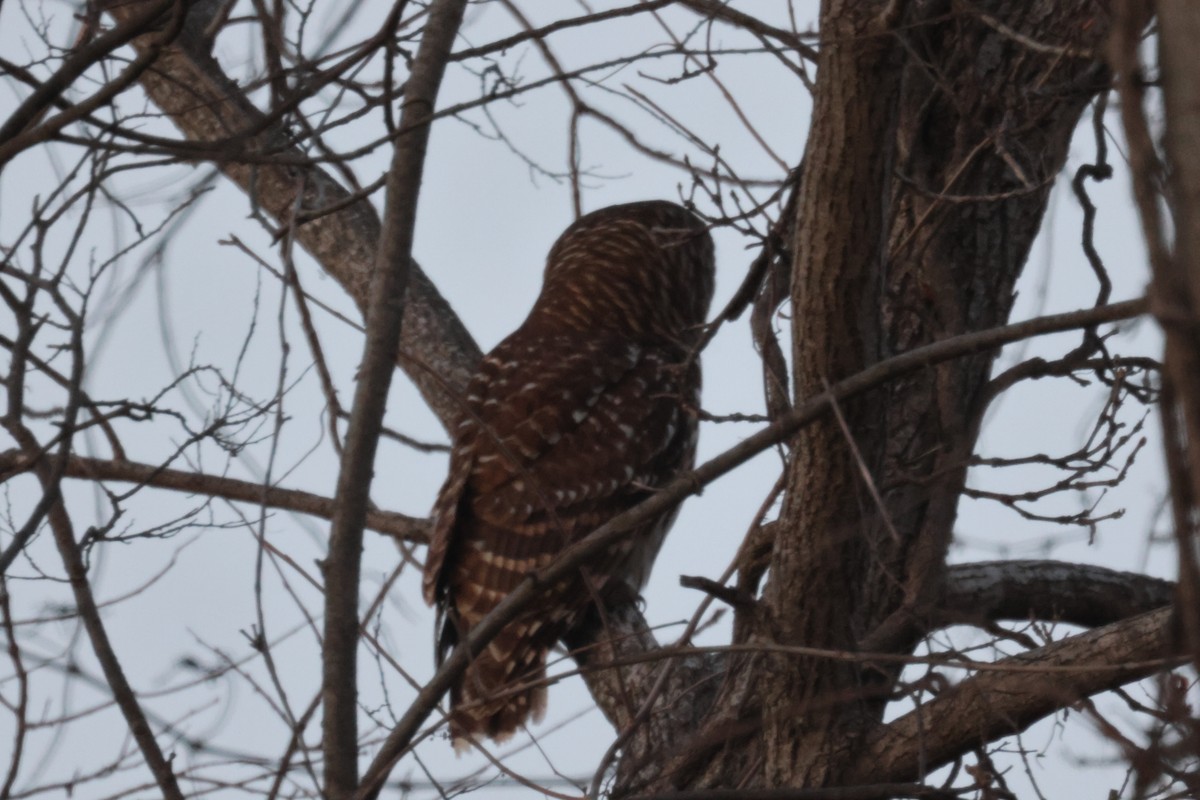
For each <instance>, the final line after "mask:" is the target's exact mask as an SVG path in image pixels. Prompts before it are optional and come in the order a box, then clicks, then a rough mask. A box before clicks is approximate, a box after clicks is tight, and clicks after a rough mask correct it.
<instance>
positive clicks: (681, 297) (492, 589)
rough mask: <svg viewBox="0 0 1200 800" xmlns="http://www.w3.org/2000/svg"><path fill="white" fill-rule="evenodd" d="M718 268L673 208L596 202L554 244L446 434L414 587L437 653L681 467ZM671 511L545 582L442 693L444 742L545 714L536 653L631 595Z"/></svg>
mask: <svg viewBox="0 0 1200 800" xmlns="http://www.w3.org/2000/svg"><path fill="white" fill-rule="evenodd" d="M713 280H714V263H713V244H712V238H711V237H710V236H709V234H708V231H707V229H706V227H705V225H704V224H703V223H702V222H701V221H700V220H699V219H698V218H697V217H695V216H694V215H693V214H692V213H690V212H689V211H687V210H685V209H684V208H682V207H680V206H678V205H675V204H674V203H669V202H663V201H650V202H642V203H630V204H627V205H619V206H612V207H609V208H605V209H601V210H599V211H595V212H593V213H591V214H587V215H586V216H583V217H581V218H580V219H579V220H577V221H576V222H575V223H574V224H572V225H571V226H570V227H569V228H567V230H566V231H565V232H564V233H563V234H562V236H561V237H560V238H559V239H558V241H557V242H555V244H554V246H553V247H552V248H551V250H550V255H549V256H548V258H547V262H546V269H545V274H544V276H543V282H542V291H541V294H539V295H538V298H537V301H536V302H535V303H534V305H533V309H532V310H531V311H530V312H529V316H528V317H527V318H526V319H525V321H524V322H523V323H522V324H521V326H520V327H519V328H517V330H516V331H514V332H513V333H512V334H511V335H510V336H509V337H508V338H506V339H505V340H504V341H503V342H501V343H500V344H499V346H497V347H496V349H495V350H493V351H492V352H491V353H489V354H488V355H487V356H486V357H485V358H484V359H483V362H482V363H481V365H480V367H479V370H478V372H477V373H476V374H475V376H474V377H473V379H472V380H471V382H470V385H469V388H468V390H467V396H466V398H465V403H464V413H463V414H462V416H461V418H460V420H459V421H458V422H457V424H456V427H454V429H453V430H452V439H453V447H452V449H451V454H450V469H449V475H448V477H447V479H446V482H445V484H444V486H443V487H442V489H441V492H440V494H439V495H438V499H437V502H436V504H435V506H434V512H433V518H434V522H433V534H432V538H431V542H430V547H429V553H428V558H427V560H426V563H425V573H424V585H423V588H424V594H425V599H426V601H427V602H429V603H430V604H431V605H434V606H436V608H437V610H438V618H439V622H438V626H439V629H440V630H439V634H438V635H439V645H438V662H439V663H440V662H441V660H442V659H443V658H444V657H445V655H446V654H447V653H448V652H449V651H450V650H451V649H452V648H453V647H454V645H455V644H456V643H457V642H458V641H459V640H460V639H461V638H463V637H465V636H466V635H467V634H468V633H469V631H470V630H471V628H472V626H474V625H476V624H478V622H479V621H480V620H481V619H483V617H484V616H486V615H487V614H488V612H489V611H491V610H492V609H493V608H495V607H496V605H497V604H499V603H500V601H501V600H503V599H504V597H505V596H506V595H507V594H508V593H509V592H510V591H512V590H513V589H514V588H515V587H516V586H517V585H518V584H519V583H520V582H521V581H522V580H523V579H524V578H525V577H526V576H527V575H528V574H529V573H531V572H534V571H537V570H540V569H542V568H544V567H545V566H546V565H547V564H549V563H550V562H551V561H553V560H554V558H555V556H556V555H558V553H559V552H561V551H562V550H563V549H564V548H566V547H567V546H568V545H570V544H573V543H574V542H576V541H578V540H580V539H582V538H583V537H585V536H586V535H587V534H588V533H590V532H591V531H593V530H595V529H596V528H597V527H599V526H600V525H601V524H603V523H604V522H606V521H607V520H609V519H611V518H612V517H614V516H616V515H617V514H619V513H620V512H622V511H624V510H626V509H628V508H631V507H632V506H635V505H637V504H638V503H639V502H641V501H642V500H644V499H645V498H647V497H649V496H650V495H651V494H653V493H654V492H655V490H656V489H657V488H658V487H661V486H663V485H664V484H666V483H667V482H669V481H670V480H671V479H672V478H674V477H676V476H677V475H679V474H680V473H681V472H683V471H685V470H688V469H690V468H691V466H692V464H693V461H694V458H695V447H696V433H697V424H696V415H695V413H694V412H695V409H696V408H698V407H699V393H700V368H699V366H698V363H697V354H696V350H697V348H698V344H699V341H700V338H701V334H702V330H701V326H702V325H703V323H704V321H705V315H706V314H707V313H708V307H709V303H710V302H711V300H712V294H713ZM673 518H674V512H671V513H670V514H665V515H663V516H661V517H659V518H657V519H653V520H651V521H649V522H646V523H644V524H643V525H642V526H641V527H640V528H638V529H635V530H633V531H631V532H630V533H629V534H628V535H627V536H626V537H624V538H623V539H622V540H621V541H620V542H619V543H618V544H617V545H615V546H613V547H612V548H611V549H609V550H608V551H607V552H605V553H604V554H603V555H602V556H601V557H599V558H597V559H596V560H595V561H594V562H593V563H590V564H589V565H588V566H587V567H586V568H585V569H582V570H580V572H579V573H578V574H576V575H575V576H574V577H573V578H571V579H568V580H563V581H561V582H560V583H558V584H556V585H554V586H549V587H547V588H546V589H545V590H544V594H543V596H542V597H540V598H539V599H538V601H536V602H534V603H532V604H530V606H529V608H528V609H527V610H526V611H524V612H523V613H522V614H521V615H520V616H519V617H518V618H517V619H515V620H514V621H513V622H510V623H509V624H508V625H507V626H506V627H505V628H504V629H503V630H502V631H501V632H500V634H499V635H498V636H496V637H495V638H494V639H493V640H492V641H491V642H490V643H489V644H488V645H487V647H486V648H484V649H483V650H482V652H480V653H478V654H477V655H476V657H475V659H474V661H473V662H472V663H471V665H470V667H469V668H468V669H467V671H466V673H465V674H464V675H463V677H462V679H461V680H460V681H459V682H458V684H457V686H455V687H454V688H453V689H452V690H451V693H450V703H451V710H450V734H451V738H452V739H453V740H454V743H455V747H456V749H460V750H461V749H462V748H463V747H465V746H466V745H467V744H468V742H469V739H470V738H472V737H477V736H480V735H482V736H487V737H490V738H492V739H495V740H497V741H502V740H503V739H505V738H507V737H508V736H510V735H511V734H512V733H513V732H514V731H516V730H517V729H518V728H519V727H520V726H521V725H523V724H524V723H525V721H526V720H527V719H530V718H532V719H533V720H534V721H538V720H540V719H541V717H542V715H543V713H544V712H545V706H546V689H545V675H546V657H547V653H548V652H549V651H550V649H551V648H552V647H554V645H555V644H556V642H557V641H558V640H559V639H560V638H561V637H562V636H563V635H564V634H565V633H566V632H567V631H569V630H570V629H571V627H572V625H574V624H576V623H577V622H579V621H580V619H581V618H582V616H583V615H584V613H585V612H586V611H588V609H589V607H590V606H591V605H592V604H594V603H596V602H604V601H605V600H606V599H613V598H615V597H617V596H618V595H622V594H623V595H624V596H625V597H630V596H636V594H637V592H638V591H639V590H640V589H641V587H642V585H643V584H644V583H645V580H646V578H647V577H648V575H649V572H650V567H651V564H652V563H653V561H654V558H655V556H656V555H657V553H658V550H659V547H660V545H661V544H662V541H663V537H664V535H665V534H666V531H667V528H668V527H669V526H670V524H671V522H672V520H673Z"/></svg>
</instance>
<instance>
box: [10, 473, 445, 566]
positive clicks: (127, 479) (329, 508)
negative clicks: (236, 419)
mask: <svg viewBox="0 0 1200 800" xmlns="http://www.w3.org/2000/svg"><path fill="white" fill-rule="evenodd" d="M33 464H34V460H33V459H31V458H29V457H27V456H26V455H25V454H24V453H22V452H21V451H20V450H7V451H5V452H0V476H4V477H5V478H7V477H8V476H9V475H12V474H16V473H20V472H27V471H29V470H31V469H33ZM63 474H64V475H65V476H66V477H68V478H81V479H84V480H92V481H119V482H123V483H136V484H141V485H143V486H153V487H154V488H156V489H170V490H172V491H177V492H188V493H190V494H202V495H205V496H207V497H219V498H223V499H225V500H235V501H238V502H243V503H257V504H261V505H264V506H267V507H269V508H279V509H283V510H285V511H296V512H299V513H301V514H311V515H312V516H314V517H321V518H324V519H332V517H333V499H332V498H329V497H322V496H321V495H319V494H313V493H312V492H304V491H300V490H299V489H284V488H281V487H278V486H263V485H262V484H261V483H255V482H253V481H243V480H238V479H237V478H228V477H225V476H223V475H210V474H207V473H204V472H190V471H188V470H181V469H171V468H170V467H165V466H155V465H154V464H142V463H139V462H137V461H125V460H116V459H112V460H109V459H103V458H88V457H86V456H77V455H72V456H69V457H68V458H67V463H66V469H65V471H64V473H63ZM133 491H136V489H135V490H133ZM367 527H368V528H370V529H372V530H375V531H378V532H379V533H383V534H387V535H388V536H391V537H392V538H394V539H396V540H397V541H401V542H411V543H413V544H425V543H426V542H427V541H429V520H426V519H420V518H418V517H410V516H408V515H407V514H400V513H397V512H395V511H379V510H369V511H367Z"/></svg>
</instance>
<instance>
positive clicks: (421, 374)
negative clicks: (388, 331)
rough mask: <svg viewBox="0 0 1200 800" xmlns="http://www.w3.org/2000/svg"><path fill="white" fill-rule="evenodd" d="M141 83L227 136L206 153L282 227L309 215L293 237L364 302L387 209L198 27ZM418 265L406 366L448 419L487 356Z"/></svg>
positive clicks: (407, 318) (191, 130)
mask: <svg viewBox="0 0 1200 800" xmlns="http://www.w3.org/2000/svg"><path fill="white" fill-rule="evenodd" d="M137 7H138V4H136V3H118V4H115V5H113V6H112V8H111V10H110V12H109V13H111V14H112V15H113V16H114V17H115V18H116V19H117V20H118V21H120V22H124V21H127V20H128V19H131V18H132V15H133V13H134V11H135V10H136V8H137ZM147 39H149V37H144V38H143V39H142V40H137V41H135V46H136V47H137V48H138V50H139V52H140V51H141V50H143V49H144V48H146V47H149V46H150V44H151V42H149V41H146V40H147ZM141 85H142V88H143V89H144V90H145V91H146V94H147V95H149V97H150V99H151V100H152V101H153V102H154V103H155V105H157V106H158V107H159V108H160V109H161V110H162V111H163V113H165V114H166V115H167V116H168V117H169V118H170V119H171V121H172V122H174V123H175V125H176V126H177V127H178V128H179V129H180V130H181V131H182V132H183V133H184V134H185V135H186V136H187V137H188V139H190V140H192V141H195V142H200V143H205V142H219V143H221V149H220V150H219V151H215V152H213V153H207V154H205V155H206V156H207V157H210V158H211V157H213V156H214V155H217V154H219V155H220V157H219V158H216V159H214V160H215V163H216V164H217V166H219V167H220V168H221V171H222V172H223V173H224V174H225V176H226V177H227V178H229V179H230V180H231V181H233V182H234V183H235V184H236V185H237V186H238V187H239V188H241V189H242V191H244V192H246V194H247V195H249V197H250V200H251V203H253V204H254V206H255V207H256V208H259V209H262V210H263V211H265V212H266V213H267V214H269V215H271V216H272V217H274V218H275V219H276V220H278V222H279V223H280V224H281V225H288V224H290V221H291V220H292V219H293V216H294V215H297V214H299V215H302V216H303V217H304V218H305V219H307V221H306V222H304V223H303V224H300V225H298V226H297V227H296V229H295V241H296V242H298V243H299V244H300V245H301V246H302V247H303V248H304V249H305V250H306V251H308V253H309V254H310V255H312V256H313V258H315V259H316V260H317V262H318V263H319V264H320V266H321V268H322V269H324V270H325V271H326V272H327V273H328V274H329V275H331V276H332V277H333V278H334V279H335V280H337V282H338V283H339V284H340V285H341V286H342V288H343V289H345V290H346V292H347V293H349V295H350V296H351V297H352V298H353V299H354V301H355V302H356V303H357V304H358V306H359V308H361V309H364V310H365V308H366V305H367V297H368V283H369V281H370V275H371V265H372V264H373V262H374V258H375V254H376V251H377V249H378V246H379V237H380V220H379V216H378V214H376V212H375V209H374V208H373V207H372V205H371V203H370V201H369V200H368V199H367V198H366V197H359V198H357V199H355V198H354V197H353V196H352V195H351V193H350V192H348V191H347V190H346V189H345V188H344V187H343V186H342V185H341V184H340V183H338V182H337V181H336V180H335V179H334V178H333V177H332V176H331V175H330V174H329V173H328V172H326V171H324V170H322V169H320V168H319V167H318V166H316V165H314V164H312V163H311V162H310V160H309V159H308V157H307V155H306V154H305V153H304V152H303V151H302V150H300V149H299V148H297V147H293V146H291V145H289V144H288V142H289V141H290V138H289V134H288V131H287V129H286V126H285V125H283V124H281V123H279V122H273V123H268V121H267V118H266V116H265V115H264V114H263V112H261V111H260V110H259V109H258V108H257V107H256V106H255V105H254V104H253V103H251V102H250V100H249V99H248V98H247V97H246V95H245V94H244V93H243V92H242V90H241V89H240V88H239V87H238V85H237V84H236V83H235V82H234V81H232V80H230V79H229V77H228V76H226V75H225V73H224V72H223V71H222V69H221V67H220V65H219V64H218V63H217V62H216V60H215V59H213V57H212V56H211V55H210V54H209V52H208V50H207V44H206V43H205V42H203V41H202V40H200V39H199V38H198V36H197V35H196V34H195V33H194V32H193V31H191V30H190V29H188V30H185V32H184V33H183V34H182V35H181V36H180V37H179V38H178V39H177V40H176V41H175V42H174V43H173V44H172V45H170V46H168V47H165V48H163V50H162V52H161V54H160V55H159V58H158V60H157V61H156V62H155V64H154V68H153V69H152V70H150V71H148V72H147V73H145V74H143V75H142V77H141ZM239 157H241V158H242V159H243V160H241V161H239V160H238V159H239ZM264 162H265V163H264ZM322 209H336V210H334V211H330V212H329V213H322ZM410 272H411V274H410V276H409V286H408V296H407V303H406V311H405V315H404V325H403V328H402V330H401V336H400V354H401V357H400V366H401V367H402V368H403V369H404V370H405V371H406V373H407V374H408V376H409V378H411V379H412V381H413V382H414V383H415V384H416V385H417V387H418V388H419V389H420V391H421V394H422V396H423V397H424V398H425V400H426V402H428V403H429V405H430V407H431V408H432V409H433V411H434V412H435V413H436V414H437V415H438V418H439V419H440V420H441V421H442V424H443V425H446V426H448V425H449V424H450V422H451V421H452V420H453V419H454V418H456V417H457V415H458V413H459V406H458V403H457V402H456V397H457V395H458V394H459V393H460V392H461V390H462V389H463V388H464V387H465V386H466V385H467V381H468V380H469V379H470V376H471V374H472V373H473V372H474V369H475V366H476V365H477V364H478V363H479V358H480V352H479V348H478V347H477V346H476V345H475V342H474V341H473V340H472V339H471V336H470V334H469V333H467V331H466V329H465V328H464V327H463V325H462V322H461V321H460V320H459V319H458V317H457V316H456V315H455V314H454V311H453V310H452V309H451V308H450V306H449V305H448V304H447V303H446V301H445V300H444V299H443V298H442V296H441V295H440V294H439V293H438V291H437V289H436V288H435V287H434V286H433V284H432V283H431V282H430V281H429V278H428V277H426V276H425V274H424V273H423V272H422V271H421V270H420V268H419V267H417V265H416V264H413V265H412V266H411V271H410Z"/></svg>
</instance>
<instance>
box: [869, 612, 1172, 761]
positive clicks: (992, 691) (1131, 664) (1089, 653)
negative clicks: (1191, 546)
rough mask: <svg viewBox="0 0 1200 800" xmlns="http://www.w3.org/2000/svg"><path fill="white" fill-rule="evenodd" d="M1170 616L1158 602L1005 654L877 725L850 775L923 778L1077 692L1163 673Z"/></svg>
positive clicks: (1064, 702) (1021, 727)
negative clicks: (994, 667)
mask: <svg viewBox="0 0 1200 800" xmlns="http://www.w3.org/2000/svg"><path fill="white" fill-rule="evenodd" d="M1170 621H1171V611H1170V609H1166V608H1164V609H1159V610H1158V611H1152V612H1150V613H1148V614H1143V615H1141V616H1139V617H1134V618H1133V619H1129V620H1125V621H1123V622H1118V623H1116V624H1113V625H1108V626H1106V627H1103V628H1098V629H1096V630H1093V631H1088V632H1087V633H1081V634H1079V635H1077V636H1072V637H1070V638H1069V639H1065V640H1063V641H1060V642H1055V643H1053V644H1050V645H1047V646H1045V647H1042V648H1039V649H1037V650H1033V651H1031V652H1028V653H1023V654H1021V655H1019V656H1014V657H1012V658H1009V659H1005V660H1004V661H1001V662H1000V665H1002V666H1011V667H1014V668H1015V669H1014V670H1013V671H1011V672H1006V671H988V672H983V673H980V674H978V675H976V676H975V677H973V678H970V679H968V680H965V681H963V682H962V683H960V684H958V685H957V686H955V687H954V688H952V689H950V690H949V691H945V692H943V693H942V694H940V695H939V696H938V697H937V699H935V700H933V701H932V702H929V703H926V704H925V705H923V706H921V707H920V708H919V709H917V710H915V711H912V712H910V713H908V714H906V715H904V716H902V717H900V718H899V719H897V720H895V721H894V722H892V723H890V724H888V725H886V726H885V727H883V728H882V729H880V730H879V731H878V732H877V733H876V734H875V735H874V736H872V737H871V739H870V740H868V741H867V742H866V743H865V746H864V747H863V748H862V750H861V756H860V759H859V761H858V765H857V767H856V768H855V770H854V771H853V773H852V775H851V778H852V780H857V781H864V782H865V781H887V780H913V779H920V778H923V777H924V775H925V774H927V773H928V772H929V771H931V770H934V769H937V768H938V767H939V766H941V765H943V764H946V763H948V762H950V761H952V760H953V759H955V758H957V757H959V756H961V755H963V754H965V753H969V752H970V751H972V750H974V749H976V748H978V747H982V746H985V745H987V744H988V743H989V742H993V741H995V740H997V739H1001V738H1003V737H1005V736H1011V735H1012V734H1014V733H1020V732H1021V731H1023V730H1025V729H1026V728H1028V727H1029V726H1030V725H1032V724H1033V723H1034V722H1036V721H1038V720H1039V719H1041V718H1042V717H1045V716H1046V715H1048V714H1052V713H1054V712H1055V711H1057V710H1059V709H1061V708H1065V707H1067V706H1069V705H1071V704H1072V703H1074V702H1076V701H1078V700H1080V699H1083V698H1085V697H1089V696H1091V695H1094V694H1098V693H1100V692H1104V691H1107V690H1109V689H1114V688H1116V687H1118V686H1121V685H1123V684H1126V683H1129V682H1130V681H1136V680H1139V679H1141V678H1144V677H1146V676H1147V675H1151V674H1153V673H1155V672H1158V671H1160V670H1162V669H1163V668H1164V667H1166V666H1169V665H1170V664H1171V663H1173V662H1174V659H1169V658H1168V659H1165V660H1164V656H1167V654H1168V653H1169V652H1170V650H1169V648H1170V643H1171V635H1170V627H1171V626H1170ZM1039 669H1045V670H1046V671H1045V672H1039V671H1038V670H1039ZM934 720H936V724H934V722H933V721H934Z"/></svg>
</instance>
